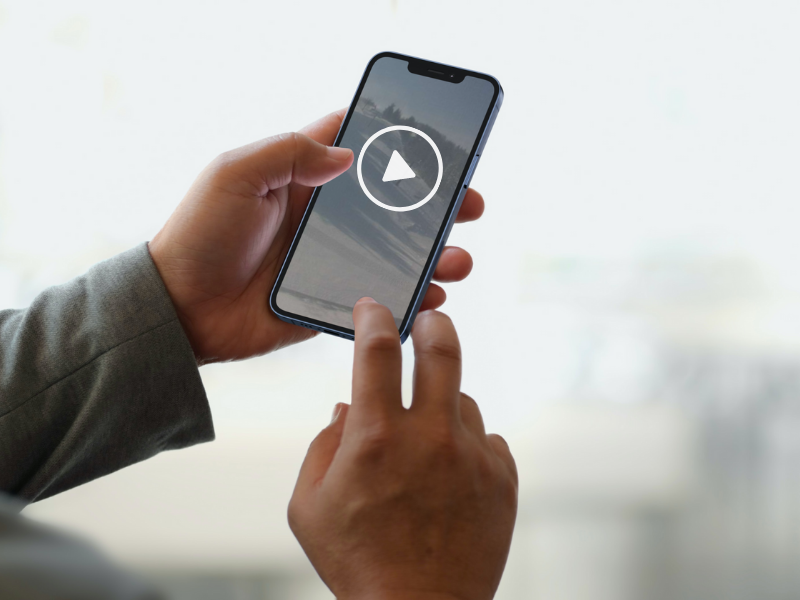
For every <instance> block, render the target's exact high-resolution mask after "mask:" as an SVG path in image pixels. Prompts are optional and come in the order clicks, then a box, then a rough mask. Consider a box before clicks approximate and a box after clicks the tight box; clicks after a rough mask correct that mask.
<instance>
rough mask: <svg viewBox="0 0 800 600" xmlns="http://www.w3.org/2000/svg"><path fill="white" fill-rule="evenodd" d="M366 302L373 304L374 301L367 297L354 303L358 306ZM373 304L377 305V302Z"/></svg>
mask: <svg viewBox="0 0 800 600" xmlns="http://www.w3.org/2000/svg"><path fill="white" fill-rule="evenodd" d="M367 302H375V299H374V298H370V297H369V296H364V297H363V298H361V300H359V301H358V302H356V305H359V304H362V303H367ZM375 303H376V304H377V302H375Z"/></svg>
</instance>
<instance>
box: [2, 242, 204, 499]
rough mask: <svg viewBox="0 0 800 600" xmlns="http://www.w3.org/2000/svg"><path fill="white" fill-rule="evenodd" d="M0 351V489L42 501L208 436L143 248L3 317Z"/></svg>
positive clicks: (173, 320)
mask: <svg viewBox="0 0 800 600" xmlns="http://www.w3.org/2000/svg"><path fill="white" fill-rule="evenodd" d="M0 348H1V350H0V490H3V491H6V492H9V493H11V494H14V495H17V496H19V497H22V498H25V499H28V500H34V499H41V498H45V497H48V496H52V495H54V494H57V493H59V492H61V491H64V490H66V489H69V488H72V487H75V486H77V485H80V484H82V483H85V482H87V481H90V480H92V479H95V478H97V477H100V476H102V475H106V474H108V473H111V472H113V471H116V470H118V469H120V468H122V467H125V466H127V465H130V464H133V463H135V462H139V461H141V460H144V459H146V458H149V457H150V456H153V455H155V454H157V453H159V452H161V451H162V450H169V449H173V448H183V447H186V446H190V445H193V444H196V443H199V442H204V441H209V440H212V439H213V438H214V429H213V425H212V421H211V412H210V410H209V406H208V401H207V398H206V395H205V390H204V389H203V384H202V381H201V379H200V374H199V372H198V369H197V365H196V363H195V357H194V353H193V352H192V348H191V346H190V345H189V342H188V340H187V338H186V335H185V334H184V331H183V328H182V327H181V324H180V322H179V321H178V318H177V315H176V313H175V309H174V307H173V305H172V302H171V300H170V298H169V294H168V293H167V290H166V289H165V287H164V284H163V282H162V280H161V277H160V276H159V274H158V270H157V269H156V267H155V265H154V263H153V261H152V259H151V257H150V253H149V252H148V249H147V245H146V244H141V245H140V246H137V247H136V248H134V249H132V250H129V251H127V252H124V253H122V254H120V255H118V256H116V257H114V258H112V259H110V260H107V261H105V262H102V263H100V264H98V265H96V266H95V267H93V268H92V269H91V270H90V271H89V272H87V273H86V274H85V275H83V276H81V277H78V278H76V279H74V280H72V281H70V282H69V283H67V284H65V285H63V286H58V287H55V288H50V289H48V290H46V291H45V292H43V293H42V294H41V295H40V296H39V297H37V298H36V300H35V301H34V303H33V304H32V305H31V306H30V307H29V308H28V309H27V310H23V311H5V312H2V313H0Z"/></svg>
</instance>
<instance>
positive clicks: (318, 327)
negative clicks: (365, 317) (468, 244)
mask: <svg viewBox="0 0 800 600" xmlns="http://www.w3.org/2000/svg"><path fill="white" fill-rule="evenodd" d="M387 57H388V58H396V59H399V60H404V61H408V63H409V68H408V70H409V71H410V72H411V73H413V74H415V75H420V76H423V77H431V78H434V79H441V80H443V81H448V82H452V83H454V84H458V83H460V82H461V81H463V80H464V78H465V77H466V76H469V77H477V78H479V79H484V80H486V81H488V82H490V83H491V84H492V86H493V87H494V95H493V97H492V102H491V104H490V106H489V108H488V110H487V111H486V116H485V117H484V119H483V123H481V128H480V130H479V131H478V135H477V137H476V138H475V143H474V144H473V146H472V149H471V151H470V155H469V158H468V159H467V164H466V165H465V167H464V171H463V172H462V173H461V177H460V179H459V183H458V187H457V188H456V193H455V194H453V198H452V199H451V200H450V206H449V207H448V209H447V212H446V213H445V217H444V219H442V224H441V226H440V227H439V232H438V233H437V235H436V239H435V240H434V243H433V248H432V250H431V253H430V254H429V256H428V260H427V262H426V263H425V267H424V268H423V271H422V276H421V277H420V278H419V281H418V282H417V287H416V289H415V290H414V294H413V296H412V297H411V302H410V303H409V305H408V309H407V310H406V314H405V315H404V317H403V321H402V323H401V324H400V327H399V328H398V331H399V333H400V342H401V343H402V342H404V341H405V340H406V339H407V338H408V336H409V334H410V333H411V327H412V326H413V324H414V319H415V318H416V316H417V313H418V312H419V309H420V306H422V301H423V300H424V299H425V293H426V292H427V291H428V286H429V285H430V282H431V279H432V278H433V272H434V270H435V269H436V265H437V264H438V263H439V258H440V256H441V254H442V250H444V247H445V243H446V242H447V238H448V237H449V235H450V231H451V229H452V228H453V224H454V223H455V218H456V215H458V210H459V209H460V208H461V203H462V202H463V201H464V196H465V195H466V193H467V188H468V187H469V183H470V180H471V179H472V175H473V173H474V172H475V168H476V167H477V165H478V161H479V160H480V156H481V154H482V153H483V149H484V147H485V146H486V141H487V140H488V139H489V134H490V133H491V131H492V126H493V125H494V122H495V119H496V118H497V114H498V112H499V111H500V106H501V105H502V104H503V95H504V94H503V88H502V86H501V85H500V82H499V81H498V80H497V79H496V78H494V77H492V76H491V75H487V74H485V73H479V72H477V71H470V70H467V69H460V68H458V67H453V66H451V65H446V64H443V63H437V62H431V61H428V60H423V59H421V58H416V57H414V56H408V55H406V54H399V53H396V52H380V53H378V54H376V55H375V56H373V57H372V59H371V60H370V61H369V63H368V64H367V67H366V69H364V74H363V75H362V76H361V82H360V83H359V84H358V89H357V90H356V93H355V94H354V95H353V100H352V102H351V103H350V107H349V108H348V110H347V114H346V115H345V117H344V119H343V120H342V125H341V126H340V127H339V132H338V133H337V134H336V141H335V142H334V143H333V145H334V146H338V145H339V144H340V143H341V140H342V137H343V136H344V132H345V131H346V130H347V126H348V124H349V123H350V118H351V117H352V115H353V112H354V111H355V108H356V104H357V103H358V99H359V98H360V97H361V92H362V91H363V90H364V85H365V84H366V82H367V79H368V78H369V74H370V72H371V71H372V67H373V65H374V64H375V63H376V62H377V61H378V60H380V59H381V58H387ZM451 75H452V77H451ZM357 158H358V157H355V159H356V160H357ZM322 187H323V186H318V187H316V188H314V191H313V192H312V194H311V200H310V201H309V203H308V206H307V207H306V210H305V213H304V214H303V219H302V220H301V221H300V226H299V227H298V228H297V233H295V235H294V238H293V239H292V244H291V246H290V247H289V252H288V253H287V254H286V258H285V259H284V261H283V265H282V266H281V270H280V273H278V278H277V279H276V280H275V285H274V286H273V287H272V292H270V295H269V307H270V309H272V312H274V313H275V315H276V316H277V317H278V318H279V319H281V320H282V321H286V322H287V323H292V324H293V325H300V326H302V327H307V328H308V329H313V330H314V331H321V332H323V333H329V334H331V335H335V336H338V337H342V338H345V339H348V340H354V339H355V332H354V331H353V330H352V329H347V328H345V327H339V326H338V325H333V324H331V323H325V322H323V321H317V320H316V319H312V318H310V317H305V316H303V315H298V314H294V313H290V312H288V311H285V310H283V309H282V308H280V307H279V306H278V304H277V300H276V297H277V294H278V291H279V290H280V287H281V284H282V283H283V279H284V276H285V275H286V270H287V268H288V266H289V263H291V260H292V257H293V256H294V252H295V250H296V249H297V245H298V243H299V241H300V237H301V236H302V235H303V231H304V230H305V226H306V223H308V219H309V217H310V215H311V211H312V210H313V209H314V205H315V204H316V201H317V198H318V197H319V194H320V191H321V190H322Z"/></svg>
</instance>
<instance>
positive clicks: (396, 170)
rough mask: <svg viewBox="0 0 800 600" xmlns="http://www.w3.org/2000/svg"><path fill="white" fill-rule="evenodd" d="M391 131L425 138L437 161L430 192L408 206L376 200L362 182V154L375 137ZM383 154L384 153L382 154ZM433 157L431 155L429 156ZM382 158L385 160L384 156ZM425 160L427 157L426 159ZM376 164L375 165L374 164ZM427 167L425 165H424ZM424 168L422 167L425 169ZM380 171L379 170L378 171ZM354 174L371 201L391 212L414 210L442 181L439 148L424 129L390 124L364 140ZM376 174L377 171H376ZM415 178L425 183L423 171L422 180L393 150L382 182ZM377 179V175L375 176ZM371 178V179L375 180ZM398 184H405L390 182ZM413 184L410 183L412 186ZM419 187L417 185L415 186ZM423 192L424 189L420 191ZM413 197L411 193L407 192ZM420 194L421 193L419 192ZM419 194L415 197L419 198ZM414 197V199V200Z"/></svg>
mask: <svg viewBox="0 0 800 600" xmlns="http://www.w3.org/2000/svg"><path fill="white" fill-rule="evenodd" d="M392 131H404V132H408V133H412V134H414V135H417V136H419V137H421V138H422V139H423V140H425V141H426V142H427V143H428V145H429V146H430V147H431V149H432V150H433V153H434V154H435V155H436V163H437V173H436V183H435V184H434V185H433V187H432V189H431V190H430V192H429V193H428V194H427V195H426V196H425V197H424V198H422V199H421V200H419V201H417V202H414V203H413V204H410V205H408V206H396V205H392V204H387V203H386V202H382V201H381V200H378V198H376V197H375V196H374V195H373V194H372V193H371V192H370V191H369V189H368V188H367V185H366V183H365V182H364V174H363V173H362V166H363V163H364V156H365V155H366V153H367V149H368V148H369V147H370V146H371V145H372V142H374V141H375V140H376V139H378V138H379V137H380V136H382V135H384V134H386V133H390V132H392ZM384 156H385V155H384ZM431 158H433V157H431ZM383 160H386V159H385V158H384V159H383ZM415 160H416V161H417V162H418V161H419V158H418V157H417V158H414V157H412V160H411V162H412V164H415ZM426 160H427V159H426ZM376 166H377V165H376ZM431 166H432V165H431ZM426 169H427V167H426ZM426 169H423V171H425V170H426ZM378 173H380V171H378ZM356 174H357V176H358V182H359V183H360V184H361V189H362V190H364V194H366V196H367V198H369V199H370V200H371V201H372V202H373V203H375V204H377V205H378V206H380V207H381V208H385V209H386V210H391V211H393V212H407V211H409V210H414V209H416V208H419V207H420V206H423V205H424V204H426V203H427V202H428V201H429V200H430V199H431V198H433V197H434V196H435V195H436V192H437V190H438V189H439V185H440V184H441V183H442V176H443V175H444V165H443V164H442V154H441V153H440V152H439V148H437V147H436V144H435V143H434V141H433V140H432V139H431V137H430V136H429V135H428V134H426V133H425V132H424V131H420V130H419V129H417V128H416V127H409V126H408V125H392V126H391V127H385V128H384V129H381V130H380V131H378V132H377V133H374V134H373V135H372V136H370V137H369V139H368V140H367V141H366V143H365V144H364V146H363V147H362V148H361V153H360V154H359V155H358V161H357V163H356ZM376 175H377V173H376ZM410 179H416V181H418V182H419V181H422V184H421V185H423V186H424V185H425V183H424V182H425V175H424V173H423V175H422V180H420V179H419V178H418V176H417V174H416V173H415V172H414V170H413V169H412V168H411V167H410V166H409V164H408V163H407V162H406V160H405V159H404V158H403V157H402V156H401V155H400V153H399V152H398V151H397V150H393V151H392V154H391V156H390V157H389V162H388V164H386V169H385V171H384V172H383V183H387V182H391V181H402V180H410ZM375 180H377V177H376V178H375ZM375 180H373V181H375ZM396 185H400V186H403V185H405V184H402V183H401V184H392V186H396ZM414 185H415V184H412V188H413V187H414ZM417 187H419V186H417ZM422 193H424V191H423V192H422ZM409 195H410V196H411V197H412V198H413V196H414V195H413V194H409ZM419 195H422V194H419ZM419 195H418V196H416V198H419ZM416 198H414V200H416ZM409 199H410V198H409Z"/></svg>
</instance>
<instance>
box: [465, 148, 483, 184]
mask: <svg viewBox="0 0 800 600" xmlns="http://www.w3.org/2000/svg"><path fill="white" fill-rule="evenodd" d="M480 157H481V155H480V154H476V155H475V158H473V159H472V164H471V165H470V166H469V171H467V176H466V177H465V178H464V187H465V188H466V187H469V184H470V182H471V181H472V174H473V173H474V172H475V167H477V166H478V159H479V158H480Z"/></svg>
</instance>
